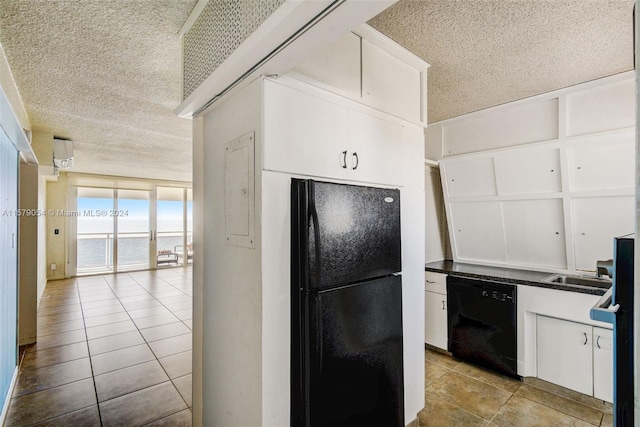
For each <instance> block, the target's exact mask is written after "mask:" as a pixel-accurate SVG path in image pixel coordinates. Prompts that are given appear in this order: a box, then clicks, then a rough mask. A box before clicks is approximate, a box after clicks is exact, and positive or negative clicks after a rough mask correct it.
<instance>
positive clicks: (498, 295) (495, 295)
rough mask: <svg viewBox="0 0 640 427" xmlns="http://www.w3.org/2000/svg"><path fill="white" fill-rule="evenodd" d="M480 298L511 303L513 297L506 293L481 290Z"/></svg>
mask: <svg viewBox="0 0 640 427" xmlns="http://www.w3.org/2000/svg"><path fill="white" fill-rule="evenodd" d="M482 296H483V297H485V298H492V299H494V300H497V301H505V302H507V301H508V302H513V296H512V295H511V294H510V293H507V292H500V291H492V290H483V291H482Z"/></svg>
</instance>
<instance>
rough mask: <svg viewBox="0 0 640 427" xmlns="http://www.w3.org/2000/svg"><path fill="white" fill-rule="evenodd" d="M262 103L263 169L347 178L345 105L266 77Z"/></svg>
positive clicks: (346, 119)
mask: <svg viewBox="0 0 640 427" xmlns="http://www.w3.org/2000/svg"><path fill="white" fill-rule="evenodd" d="M264 104H265V108H264V124H263V126H264V135H263V138H264V148H263V156H264V163H263V167H264V169H266V170H275V171H285V172H291V173H300V174H305V175H312V176H323V177H327V178H338V179H340V178H342V179H346V178H347V169H346V167H343V166H344V164H343V163H342V162H343V161H344V159H345V158H346V155H344V156H343V155H342V152H343V151H345V150H347V121H348V110H347V108H345V107H342V106H340V105H336V104H333V103H331V102H329V101H326V100H324V99H321V98H318V97H315V96H312V95H310V94H308V93H303V92H301V91H298V90H296V89H293V88H290V87H286V86H283V85H281V84H278V83H274V82H270V81H268V80H265V82H264Z"/></svg>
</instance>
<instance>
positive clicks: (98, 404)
mask: <svg viewBox="0 0 640 427" xmlns="http://www.w3.org/2000/svg"><path fill="white" fill-rule="evenodd" d="M105 282H106V280H105ZM76 289H77V291H78V299H80V310H81V311H82V323H84V334H85V337H86V340H87V341H86V342H87V354H88V355H89V366H90V367H91V381H92V382H93V392H94V393H95V396H96V408H97V409H98V419H99V420H100V426H101V427H102V411H101V410H100V402H99V401H98V388H97V387H96V376H95V374H94V372H93V360H92V359H91V349H90V348H89V336H88V334H87V324H86V322H85V317H84V308H83V307H82V295H81V294H80V286H79V284H78V283H77V280H76Z"/></svg>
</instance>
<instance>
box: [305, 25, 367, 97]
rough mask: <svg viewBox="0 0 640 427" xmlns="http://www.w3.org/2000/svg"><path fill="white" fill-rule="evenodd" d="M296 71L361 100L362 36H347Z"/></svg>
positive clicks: (350, 34) (351, 34)
mask: <svg viewBox="0 0 640 427" xmlns="http://www.w3.org/2000/svg"><path fill="white" fill-rule="evenodd" d="M295 70H296V71H298V72H299V73H302V74H304V75H307V76H309V77H311V78H312V79H314V80H317V81H319V82H321V83H324V84H327V85H329V86H333V87H334V88H336V89H338V92H340V93H343V94H345V95H346V96H349V97H351V98H354V99H358V98H360V95H361V94H360V36H357V35H355V34H353V33H349V34H347V35H346V36H344V37H343V38H342V39H340V40H339V41H338V42H337V43H335V44H333V45H331V46H329V47H328V48H327V49H325V50H324V51H322V52H320V53H318V54H316V55H314V56H313V57H311V59H309V60H307V61H306V62H304V63H302V64H301V65H299V66H298V67H297V68H296V69H295Z"/></svg>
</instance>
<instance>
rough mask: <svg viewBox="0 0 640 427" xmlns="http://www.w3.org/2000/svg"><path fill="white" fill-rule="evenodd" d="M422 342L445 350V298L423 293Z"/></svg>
mask: <svg viewBox="0 0 640 427" xmlns="http://www.w3.org/2000/svg"><path fill="white" fill-rule="evenodd" d="M424 311H425V318H424V341H425V343H427V344H429V345H432V346H434V347H438V348H441V349H443V350H446V349H447V296H446V295H444V294H437V293H435V292H429V291H425V293H424Z"/></svg>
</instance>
